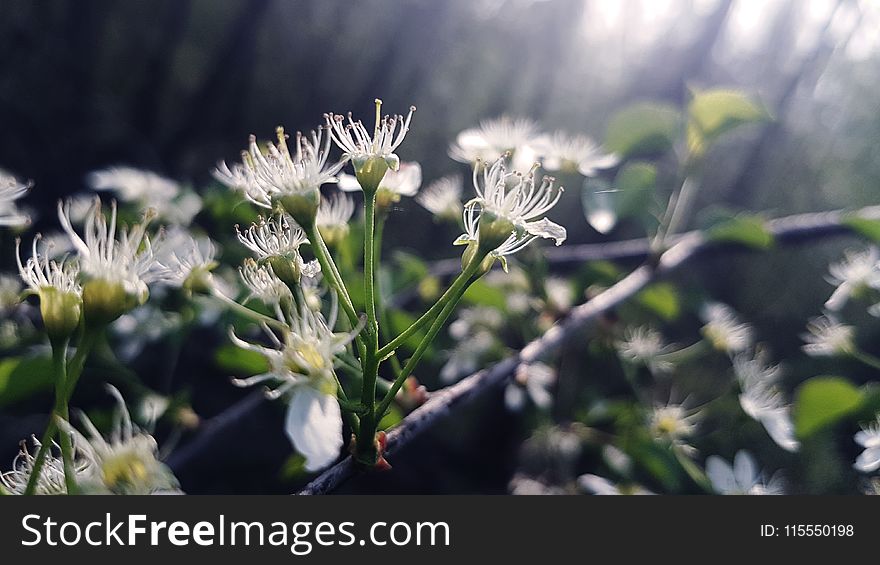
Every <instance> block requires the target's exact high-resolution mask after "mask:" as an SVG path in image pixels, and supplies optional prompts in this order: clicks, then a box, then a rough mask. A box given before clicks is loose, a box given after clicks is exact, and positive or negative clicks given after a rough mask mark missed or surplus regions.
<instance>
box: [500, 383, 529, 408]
mask: <svg viewBox="0 0 880 565" xmlns="http://www.w3.org/2000/svg"><path fill="white" fill-rule="evenodd" d="M525 402H526V395H525V392H524V391H523V389H522V387H520V386H517V385H514V384H510V385H507V388H505V389H504V405H505V406H507V409H508V410H510V411H511V412H519V411H520V410H522V407H523V404H525Z"/></svg>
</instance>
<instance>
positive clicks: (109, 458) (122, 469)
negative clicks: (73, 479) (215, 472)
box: [59, 385, 179, 494]
mask: <svg viewBox="0 0 880 565" xmlns="http://www.w3.org/2000/svg"><path fill="white" fill-rule="evenodd" d="M107 390H108V391H109V392H110V394H111V395H112V396H113V398H114V399H115V400H116V405H117V408H116V413H115V414H114V419H113V422H114V423H113V428H112V430H111V431H110V434H109V435H108V436H107V437H106V438H105V437H104V436H102V435H101V433H100V432H99V431H98V429H97V428H96V427H95V426H94V424H92V422H91V420H89V418H88V417H87V416H86V415H85V414H83V413H81V412H80V414H79V419H80V420H81V422H82V425H83V428H84V429H85V431H86V433H87V434H88V437H86V436H84V435H83V434H81V433H80V432H79V431H77V430H76V429H75V428H73V427H72V426H70V424H68V423H67V422H65V421H61V422H59V425H60V426H61V429H62V431H64V432H65V433H71V434H73V435H74V438H75V440H76V445H77V446H78V448H79V449H81V450H82V452H83V457H84V458H85V459H87V460H88V461H89V462H90V465H89V470H90V473H89V474H87V475H86V476H85V477H84V478H83V480H82V481H81V482H80V484H79V486H80V488H82V489H83V491H85V492H87V493H96V494H156V493H167V492H178V488H179V487H178V483H177V479H176V478H175V477H174V474H173V473H172V472H171V469H169V468H168V467H167V466H166V465H165V464H164V463H162V462H161V461H160V460H159V447H158V445H157V444H156V440H155V439H153V436H151V435H150V434H148V433H146V432H145V431H143V430H141V429H140V428H138V427H137V426H136V425H135V424H133V423H132V421H131V416H130V415H129V412H128V408H126V406H125V401H124V400H123V399H122V395H121V394H120V393H119V391H118V390H116V388H114V387H112V386H110V385H107Z"/></svg>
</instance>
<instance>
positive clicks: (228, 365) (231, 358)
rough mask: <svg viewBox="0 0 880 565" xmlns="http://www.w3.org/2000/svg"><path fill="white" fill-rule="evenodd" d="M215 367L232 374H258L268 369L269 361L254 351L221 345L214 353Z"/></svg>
mask: <svg viewBox="0 0 880 565" xmlns="http://www.w3.org/2000/svg"><path fill="white" fill-rule="evenodd" d="M214 361H215V362H216V363H217V367H219V368H220V369H223V370H224V371H228V372H230V373H232V374H234V375H258V374H260V373H266V372H268V371H269V362H268V361H267V360H266V358H265V357H263V356H262V355H260V354H259V353H257V352H256V351H248V350H246V349H241V348H239V347H236V346H234V345H223V346H221V347H220V348H219V349H217V353H215V354H214Z"/></svg>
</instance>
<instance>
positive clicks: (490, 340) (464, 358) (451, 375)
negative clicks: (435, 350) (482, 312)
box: [440, 327, 496, 383]
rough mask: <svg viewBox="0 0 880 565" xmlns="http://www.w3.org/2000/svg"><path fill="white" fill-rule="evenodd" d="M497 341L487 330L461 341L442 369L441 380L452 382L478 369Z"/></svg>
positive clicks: (450, 353)
mask: <svg viewBox="0 0 880 565" xmlns="http://www.w3.org/2000/svg"><path fill="white" fill-rule="evenodd" d="M450 330H451V327H450ZM495 342H496V340H495V336H494V335H493V334H492V333H491V332H488V331H485V330H480V331H477V332H475V333H473V335H470V336H469V337H468V338H467V339H463V340H461V341H459V342H458V343H457V344H456V346H455V348H454V349H453V350H452V351H451V352H449V358H448V360H447V361H446V363H445V364H444V365H443V368H441V369H440V380H442V381H443V382H444V383H452V382H455V381H457V380H458V379H460V378H461V377H463V376H465V375H469V374H471V373H473V372H474V371H476V370H477V369H478V368H479V366H480V361H481V360H482V358H483V357H484V356H485V355H486V354H487V353H488V352H489V351H491V350H492V348H493V347H494V346H495Z"/></svg>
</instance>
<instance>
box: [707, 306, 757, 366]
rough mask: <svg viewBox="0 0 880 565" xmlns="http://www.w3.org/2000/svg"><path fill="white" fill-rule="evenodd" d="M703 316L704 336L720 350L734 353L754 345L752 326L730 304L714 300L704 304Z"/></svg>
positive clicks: (730, 353) (729, 353)
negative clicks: (744, 321)
mask: <svg viewBox="0 0 880 565" xmlns="http://www.w3.org/2000/svg"><path fill="white" fill-rule="evenodd" d="M700 315H701V317H702V318H703V322H704V323H705V325H704V326H703V337H705V338H706V340H707V341H708V342H709V343H710V344H711V345H712V347H714V348H715V349H717V350H719V351H724V352H725V353H727V354H728V355H733V354H736V353H740V352H742V351H745V350H746V349H748V348H749V347H751V345H752V327H751V326H750V325H749V324H746V323H743V322H740V320H739V318H738V317H737V315H736V312H734V311H733V310H732V309H731V308H730V306H727V305H726V304H721V303H719V302H712V303H709V304H706V305H704V306H703V308H702V310H701V312H700Z"/></svg>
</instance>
